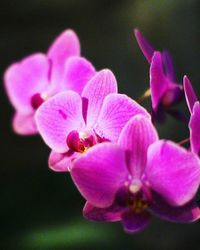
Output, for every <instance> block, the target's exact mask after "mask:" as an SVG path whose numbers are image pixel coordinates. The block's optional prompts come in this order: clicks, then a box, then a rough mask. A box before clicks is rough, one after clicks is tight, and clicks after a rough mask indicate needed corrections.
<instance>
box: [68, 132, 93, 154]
mask: <svg viewBox="0 0 200 250" xmlns="http://www.w3.org/2000/svg"><path fill="white" fill-rule="evenodd" d="M66 143H67V146H68V147H69V148H70V149H71V150H73V151H75V152H79V153H84V152H85V151H86V150H87V149H88V148H90V147H92V146H93V145H95V144H97V138H96V136H95V134H94V133H91V132H90V131H84V132H78V131H76V130H73V131H71V132H70V133H69V134H68V136H67V140H66Z"/></svg>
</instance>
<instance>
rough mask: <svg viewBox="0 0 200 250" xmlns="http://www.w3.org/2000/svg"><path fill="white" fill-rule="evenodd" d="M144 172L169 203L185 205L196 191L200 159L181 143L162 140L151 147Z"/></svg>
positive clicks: (198, 181) (150, 183)
mask: <svg viewBox="0 0 200 250" xmlns="http://www.w3.org/2000/svg"><path fill="white" fill-rule="evenodd" d="M145 174H146V179H147V181H148V182H149V185H150V187H151V188H152V189H153V190H154V191H156V192H157V193H159V194H160V195H161V196H162V197H163V198H164V199H165V200H166V201H167V202H168V203H169V204H170V205H172V206H182V205H184V204H186V203H187V202H189V201H190V200H191V199H192V198H193V197H194V195H195V194H196V192H197V189H198V187H199V183H200V161H199V159H198V157H196V156H195V155H194V154H193V153H191V152H188V151H187V150H185V149H184V148H182V147H180V146H179V145H177V144H175V143H173V142H170V141H163V140H161V141H158V142H155V143H154V144H152V145H151V146H150V147H149V150H148V162H147V167H146V170H145Z"/></svg>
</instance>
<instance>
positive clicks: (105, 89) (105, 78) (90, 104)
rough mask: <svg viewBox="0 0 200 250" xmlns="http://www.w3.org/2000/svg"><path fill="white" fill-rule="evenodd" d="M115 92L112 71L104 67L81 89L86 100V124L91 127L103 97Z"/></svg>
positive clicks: (96, 117)
mask: <svg viewBox="0 0 200 250" xmlns="http://www.w3.org/2000/svg"><path fill="white" fill-rule="evenodd" d="M116 92H117V82H116V79H115V76H114V75H113V73H112V72H111V71H110V70H108V69H104V70H101V71H99V72H98V73H97V74H96V75H95V76H94V77H93V78H92V79H91V80H90V81H89V82H88V83H87V85H86V86H85V88H84V89H83V93H82V97H83V100H85V102H87V115H86V117H87V125H88V126H89V127H92V126H93V125H94V124H95V122H96V121H97V119H98V116H99V113H100V111H101V108H102V104H103V101H104V98H105V97H106V96H107V95H108V94H110V93H116Z"/></svg>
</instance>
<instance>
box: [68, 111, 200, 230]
mask: <svg viewBox="0 0 200 250" xmlns="http://www.w3.org/2000/svg"><path fill="white" fill-rule="evenodd" d="M118 144H119V145H117V144H116V143H109V142H105V143H104V144H99V145H96V146H95V147H93V148H91V149H90V150H89V151H88V152H86V153H85V154H84V155H83V156H82V157H81V158H79V159H78V160H76V161H75V162H74V165H73V168H72V171H71V176H72V179H73V181H74V183H75V185H76V186H77V188H78V190H79V191H80V193H81V194H82V195H83V197H84V198H85V199H86V200H87V203H86V205H85V207H84V211H83V213H84V216H85V217H86V218H88V219H90V220H95V221H121V222H122V224H123V227H124V229H125V231H127V232H131V233H134V232H137V231H140V230H142V229H144V228H145V227H146V226H147V225H148V223H149V221H150V218H151V214H153V215H156V216H159V217H160V218H162V219H166V220H169V221H173V222H180V223H184V222H192V221H195V220H197V219H199V218H200V209H199V207H198V206H197V204H196V203H195V202H194V200H193V198H194V195H195V194H196V192H197V189H198V186H199V183H200V161H199V159H198V158H197V157H196V155H195V154H193V153H192V152H188V151H187V150H185V149H184V148H182V147H180V146H179V145H177V144H175V143H173V142H171V141H164V140H158V135H157V132H156V130H155V128H154V126H153V125H152V123H151V121H150V120H149V119H148V118H146V117H144V116H143V115H136V116H134V117H133V118H131V119H130V120H129V121H128V122H127V124H126V125H125V126H124V128H123V129H122V132H121V134H120V136H119V139H118Z"/></svg>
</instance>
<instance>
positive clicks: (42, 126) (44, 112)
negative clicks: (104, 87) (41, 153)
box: [35, 90, 84, 153]
mask: <svg viewBox="0 0 200 250" xmlns="http://www.w3.org/2000/svg"><path fill="white" fill-rule="evenodd" d="M35 119H36V124H37V127H38V131H39V133H40V134H41V136H42V138H43V139H44V141H45V143H46V144H47V145H48V146H49V147H50V148H51V149H53V150H54V151H56V152H58V153H64V152H66V151H67V149H68V147H67V143H66V139H67V135H68V134H69V133H70V132H71V131H72V130H77V131H79V130H80V129H81V128H83V127H84V120H83V117H82V100H81V97H80V96H79V95H78V94H77V93H76V92H74V91H70V90H69V91H66V92H62V93H59V94H57V95H55V96H54V97H52V98H50V99H49V100H48V101H46V102H44V103H43V104H42V105H41V106H40V107H39V109H38V110H37V111H36V116H35Z"/></svg>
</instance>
